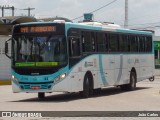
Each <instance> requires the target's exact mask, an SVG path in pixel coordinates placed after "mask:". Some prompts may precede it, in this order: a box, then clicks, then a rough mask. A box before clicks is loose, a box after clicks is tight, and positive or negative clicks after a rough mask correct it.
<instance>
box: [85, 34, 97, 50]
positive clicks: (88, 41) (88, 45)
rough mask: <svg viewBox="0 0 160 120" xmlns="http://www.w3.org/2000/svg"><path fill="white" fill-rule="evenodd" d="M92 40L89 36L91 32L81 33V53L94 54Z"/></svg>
mask: <svg viewBox="0 0 160 120" xmlns="http://www.w3.org/2000/svg"><path fill="white" fill-rule="evenodd" d="M94 49H95V47H94V38H93V37H92V36H91V32H87V31H84V32H82V51H83V52H94Z"/></svg>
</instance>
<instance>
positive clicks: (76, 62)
mask: <svg viewBox="0 0 160 120" xmlns="http://www.w3.org/2000/svg"><path fill="white" fill-rule="evenodd" d="M9 41H11V56H9V55H8V48H9V47H8V43H9ZM5 53H6V55H7V56H8V57H10V58H11V72H12V78H11V81H12V88H13V92H14V93H19V92H26V93H38V98H44V97H45V93H52V92H69V93H72V92H79V93H80V94H81V95H82V96H83V97H86V98H87V97H89V96H91V95H92V94H93V91H94V90H100V89H102V88H105V87H109V86H116V87H117V86H118V87H120V88H121V89H122V90H129V91H132V90H135V88H136V83H137V82H139V81H142V80H145V79H149V80H151V81H152V80H154V51H153V41H152V32H148V31H139V30H131V29H124V28H121V27H120V26H118V25H114V24H107V23H98V22H84V23H71V22H64V21H61V22H60V21H59V22H58V21H56V22H33V23H32V22H31V23H23V24H18V25H15V26H14V28H13V32H12V38H11V39H10V40H8V41H6V44H5Z"/></svg>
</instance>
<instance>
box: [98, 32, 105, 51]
mask: <svg viewBox="0 0 160 120" xmlns="http://www.w3.org/2000/svg"><path fill="white" fill-rule="evenodd" d="M105 49H106V45H105V40H104V34H103V33H97V51H98V52H105Z"/></svg>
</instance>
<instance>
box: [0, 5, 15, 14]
mask: <svg viewBox="0 0 160 120" xmlns="http://www.w3.org/2000/svg"><path fill="white" fill-rule="evenodd" d="M0 9H2V17H4V10H5V9H9V10H10V9H11V10H12V16H14V10H15V8H14V6H12V7H9V6H8V7H7V6H0Z"/></svg>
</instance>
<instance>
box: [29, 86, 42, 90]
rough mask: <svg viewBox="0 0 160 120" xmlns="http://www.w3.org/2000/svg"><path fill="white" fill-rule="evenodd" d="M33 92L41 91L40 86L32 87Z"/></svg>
mask: <svg viewBox="0 0 160 120" xmlns="http://www.w3.org/2000/svg"><path fill="white" fill-rule="evenodd" d="M31 89H32V90H40V86H31Z"/></svg>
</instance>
